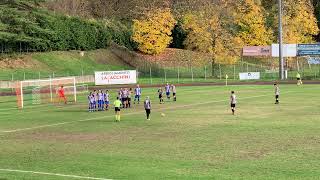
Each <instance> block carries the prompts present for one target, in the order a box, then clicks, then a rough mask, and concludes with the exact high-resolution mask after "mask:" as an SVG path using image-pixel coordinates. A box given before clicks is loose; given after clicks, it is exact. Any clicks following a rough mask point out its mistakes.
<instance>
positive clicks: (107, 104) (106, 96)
mask: <svg viewBox="0 0 320 180" xmlns="http://www.w3.org/2000/svg"><path fill="white" fill-rule="evenodd" d="M103 97H104V104H105V110H108V108H109V104H110V95H109V91H108V90H106V93H104V94H103Z"/></svg>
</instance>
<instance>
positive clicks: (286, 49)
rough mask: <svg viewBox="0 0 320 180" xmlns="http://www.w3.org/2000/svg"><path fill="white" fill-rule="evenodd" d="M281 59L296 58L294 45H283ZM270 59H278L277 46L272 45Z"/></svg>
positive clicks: (295, 46)
mask: <svg viewBox="0 0 320 180" xmlns="http://www.w3.org/2000/svg"><path fill="white" fill-rule="evenodd" d="M282 49H283V52H282V53H283V57H296V56H297V45H296V44H283V48H282ZM272 57H279V44H272Z"/></svg>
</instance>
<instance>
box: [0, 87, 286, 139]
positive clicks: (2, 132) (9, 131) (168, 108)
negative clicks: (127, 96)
mask: <svg viewBox="0 0 320 180" xmlns="http://www.w3.org/2000/svg"><path fill="white" fill-rule="evenodd" d="M287 93H290V92H286V93H282V94H287ZM265 96H270V95H259V96H251V97H247V98H239V99H240V100H241V99H252V98H258V97H265ZM228 101H229V100H216V101H208V102H202V103H195V104H188V105H182V106H175V107H166V108H159V109H157V110H154V111H155V112H158V111H161V110H174V109H178V108H184V107H190V106H198V105H204V104H210V103H219V102H228ZM143 112H144V111H136V112H133V113H126V114H123V115H122V116H127V115H134V114H140V113H143ZM108 117H114V115H107V116H100V117H94V118H88V119H82V120H77V121H70V122H62V123H55V124H47V125H42V126H34V127H30V128H21V129H14V130H7V131H0V135H3V134H6V133H14V132H21V131H28V130H34V129H41V128H46V127H54V126H60V125H65V124H72V123H77V122H86V121H93V120H98V119H104V118H108Z"/></svg>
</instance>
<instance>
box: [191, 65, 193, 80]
mask: <svg viewBox="0 0 320 180" xmlns="http://www.w3.org/2000/svg"><path fill="white" fill-rule="evenodd" d="M191 78H192V82H193V68H192V66H191Z"/></svg>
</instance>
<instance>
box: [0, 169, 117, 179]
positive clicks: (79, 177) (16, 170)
mask: <svg viewBox="0 0 320 180" xmlns="http://www.w3.org/2000/svg"><path fill="white" fill-rule="evenodd" d="M0 171H2V172H14V173H24V174H38V175H47V176H59V177H68V178H74V179H91V180H112V179H105V178H96V177H89V176H78V175H70V174H60V173H49V172H38V171H25V170H18V169H0Z"/></svg>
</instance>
